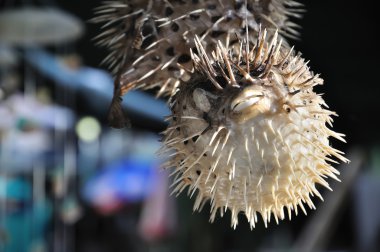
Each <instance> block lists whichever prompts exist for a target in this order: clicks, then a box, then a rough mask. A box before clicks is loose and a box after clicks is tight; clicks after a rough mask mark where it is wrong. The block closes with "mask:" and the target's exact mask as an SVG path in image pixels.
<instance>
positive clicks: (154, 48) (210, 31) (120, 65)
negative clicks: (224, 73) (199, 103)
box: [92, 0, 303, 127]
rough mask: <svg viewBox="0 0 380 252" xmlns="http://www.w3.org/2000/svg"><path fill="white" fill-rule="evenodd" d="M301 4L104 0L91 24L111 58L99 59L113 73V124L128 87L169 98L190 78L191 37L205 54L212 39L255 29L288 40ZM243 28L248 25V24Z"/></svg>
mask: <svg viewBox="0 0 380 252" xmlns="http://www.w3.org/2000/svg"><path fill="white" fill-rule="evenodd" d="M301 7H302V4H300V3H298V2H295V1H293V0H248V1H244V0H243V1H242V0H218V1H216V0H207V1H206V0H192V1H185V0H177V1H173V0H172V1H160V0H145V1H140V0H129V1H128V0H125V1H108V2H105V3H104V5H103V6H100V7H98V8H97V9H96V12H95V14H96V16H95V17H94V18H93V19H92V21H93V22H95V23H104V25H103V26H102V29H103V30H104V31H103V32H102V33H101V34H99V35H98V36H97V37H96V38H95V40H97V44H99V45H101V46H105V47H107V48H108V49H109V50H110V54H109V55H108V56H107V57H106V58H105V59H104V63H108V64H109V67H110V68H111V69H113V72H114V74H116V80H115V87H114V99H113V102H112V105H111V110H110V118H109V119H110V122H111V124H112V125H113V126H115V127H118V125H119V124H121V125H119V126H123V125H122V123H119V122H118V120H119V119H120V117H122V113H121V107H120V97H121V96H123V95H124V94H125V93H126V92H128V91H129V90H130V89H151V88H158V91H157V96H161V95H164V96H171V95H173V94H174V92H175V90H176V88H177V87H178V85H179V83H180V81H181V80H186V79H188V78H190V77H189V74H188V72H189V71H186V70H191V68H192V66H193V65H192V62H191V57H190V54H189V49H190V48H194V47H195V45H194V37H195V35H198V36H200V38H201V40H202V41H204V42H205V45H206V50H211V49H212V48H214V46H215V44H216V41H217V40H221V41H222V42H223V43H224V42H226V41H228V42H227V44H229V45H228V46H233V45H234V44H235V43H237V42H238V41H239V40H240V39H242V38H243V37H245V32H246V30H247V29H246V28H249V30H250V31H252V32H250V34H249V36H252V38H251V39H256V38H257V36H256V35H257V33H258V30H259V27H260V25H261V26H262V27H263V28H267V29H268V31H269V30H270V31H273V32H274V31H275V30H276V29H277V30H279V31H280V33H281V34H284V35H285V36H288V37H296V36H297V35H298V32H297V30H296V29H297V28H298V25H297V24H295V23H293V22H292V21H291V20H290V19H289V17H296V18H298V17H300V16H301V12H302V11H303V9H302V8H301ZM247 24H248V25H247Z"/></svg>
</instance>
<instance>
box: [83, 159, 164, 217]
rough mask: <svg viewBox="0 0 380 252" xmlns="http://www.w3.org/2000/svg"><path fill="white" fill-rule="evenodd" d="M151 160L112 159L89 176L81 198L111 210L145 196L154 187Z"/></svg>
mask: <svg viewBox="0 0 380 252" xmlns="http://www.w3.org/2000/svg"><path fill="white" fill-rule="evenodd" d="M156 176H157V174H156V165H155V163H154V161H153V160H151V159H146V158H137V157H129V158H123V159H121V160H118V161H115V162H113V163H111V164H109V165H107V166H106V167H104V168H103V169H102V171H101V172H99V173H98V174H96V175H95V176H94V177H93V178H91V179H90V180H89V181H88V182H87V183H86V185H85V187H84V190H83V195H84V198H85V199H86V200H87V201H88V202H90V203H91V204H93V205H95V206H96V207H99V208H102V209H109V208H111V209H112V210H113V207H115V208H117V207H118V206H120V204H123V203H136V202H140V201H142V200H143V199H144V198H145V197H147V196H148V195H149V194H150V193H151V191H152V188H153V186H154V183H155V180H156V179H155V178H156Z"/></svg>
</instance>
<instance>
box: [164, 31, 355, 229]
mask: <svg viewBox="0 0 380 252" xmlns="http://www.w3.org/2000/svg"><path fill="white" fill-rule="evenodd" d="M195 42H196V47H197V52H193V53H192V60H193V62H194V67H195V71H194V73H193V74H192V77H191V79H190V80H189V81H187V82H182V83H181V84H180V85H179V90H178V92H177V93H176V94H175V96H174V97H173V98H172V100H171V110H172V116H170V117H169V118H168V121H169V126H168V128H167V130H166V131H165V132H164V140H163V142H164V145H165V146H164V149H163V151H168V152H169V153H171V154H170V156H171V158H170V159H169V160H168V161H167V163H166V164H165V165H164V167H166V168H173V169H174V171H173V173H172V174H173V175H174V185H173V186H174V193H178V194H179V193H181V192H182V191H183V190H185V189H186V188H188V193H189V194H190V196H193V194H195V193H196V200H195V204H194V210H200V209H202V207H203V205H204V204H205V203H206V202H208V201H211V218H210V220H211V221H213V220H214V218H215V216H216V214H217V212H218V210H219V212H220V215H221V216H223V215H224V213H225V212H226V211H227V209H230V210H231V225H232V226H233V227H234V228H235V227H236V225H237V224H238V214H239V213H244V214H245V216H246V217H247V219H248V221H249V223H250V225H251V227H254V226H255V224H256V223H257V221H258V215H261V218H262V219H263V221H264V224H265V226H267V223H268V222H269V221H270V219H271V216H272V215H273V217H274V219H275V220H276V222H278V220H279V219H284V218H285V210H287V212H288V216H289V218H291V212H292V211H295V214H297V209H298V207H300V209H302V211H303V212H305V213H306V210H305V207H304V204H306V205H308V206H309V207H310V208H315V206H314V204H313V202H312V200H311V197H312V196H317V197H319V198H322V196H321V195H320V193H319V192H318V190H317V184H320V185H322V186H324V187H327V188H329V189H330V187H329V184H328V183H327V182H326V180H325V179H326V178H327V177H331V178H334V179H336V180H339V179H338V178H337V176H336V175H338V174H339V172H338V171H337V170H336V169H335V168H334V167H333V166H332V165H331V164H330V163H331V162H336V160H338V161H342V162H348V160H347V159H346V158H345V157H344V156H343V153H342V152H340V151H339V150H336V149H334V148H332V147H331V146H330V144H329V137H334V138H337V139H339V140H341V141H344V139H343V135H342V134H339V133H336V132H334V131H332V130H331V129H329V128H328V127H327V125H326V124H328V125H330V126H332V125H331V123H332V118H331V115H334V114H335V113H334V112H332V111H329V110H327V109H325V108H324V107H327V105H326V104H325V102H324V100H323V99H322V97H321V96H320V95H318V94H316V93H315V92H314V91H313V87H314V86H315V85H320V84H322V83H323V80H322V79H321V78H319V77H318V75H314V74H313V73H312V72H311V71H310V70H309V67H308V66H307V63H305V61H304V60H303V59H302V58H301V57H300V55H298V54H295V53H294V52H293V50H292V49H290V48H289V47H287V46H282V43H281V41H278V40H277V34H275V35H274V36H272V38H271V40H270V41H268V40H267V39H266V31H263V32H261V33H260V34H259V38H258V39H257V41H245V42H242V43H241V44H240V46H239V47H238V48H234V49H232V48H231V49H226V48H225V47H224V46H223V45H222V43H219V44H218V46H217V47H216V48H215V50H214V51H213V52H212V54H209V53H207V52H206V51H205V50H204V48H203V45H202V42H201V40H199V38H197V39H196V40H195Z"/></svg>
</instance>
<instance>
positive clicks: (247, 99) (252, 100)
mask: <svg viewBox="0 0 380 252" xmlns="http://www.w3.org/2000/svg"><path fill="white" fill-rule="evenodd" d="M263 98H264V93H263V92H262V91H260V90H252V89H251V90H246V91H244V92H243V93H242V94H240V95H239V96H238V97H236V98H235V99H233V100H232V102H231V110H232V112H233V113H242V112H243V111H244V110H246V109H248V108H250V107H252V106H254V105H256V104H258V103H259V102H260V101H261V100H262V99H263Z"/></svg>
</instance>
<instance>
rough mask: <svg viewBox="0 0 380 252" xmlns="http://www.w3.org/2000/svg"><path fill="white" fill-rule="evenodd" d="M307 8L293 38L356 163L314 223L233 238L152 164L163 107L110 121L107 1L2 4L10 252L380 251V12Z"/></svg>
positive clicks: (2, 212)
mask: <svg viewBox="0 0 380 252" xmlns="http://www.w3.org/2000/svg"><path fill="white" fill-rule="evenodd" d="M304 3H305V8H306V9H307V12H306V13H305V15H304V18H303V19H302V20H297V23H299V24H301V26H302V27H303V28H302V30H301V34H302V35H301V38H300V40H298V41H292V43H293V44H295V47H296V49H297V50H298V51H301V52H302V53H303V56H304V57H305V58H306V59H310V60H311V62H310V66H311V69H313V71H314V72H316V73H321V76H322V78H323V79H324V80H325V85H323V86H321V87H318V90H317V91H318V92H319V93H323V94H324V95H323V97H324V99H325V100H326V103H327V104H328V105H329V106H330V108H331V109H332V110H334V111H336V112H337V113H338V114H339V117H336V118H334V121H335V123H334V129H336V131H338V132H343V133H345V134H346V135H347V138H346V139H347V142H348V143H347V144H342V143H339V142H337V141H333V143H332V144H333V145H334V146H335V147H336V148H338V149H342V150H344V151H345V152H346V153H348V158H349V159H350V160H351V161H352V162H351V163H350V164H349V165H342V166H339V167H338V169H339V170H340V171H341V173H342V175H341V179H342V181H343V182H342V183H334V182H333V181H331V180H330V181H329V182H331V187H332V188H333V189H334V192H333V193H331V192H329V191H324V190H322V194H323V196H324V198H325V201H324V202H323V203H322V202H320V201H319V200H318V199H315V204H316V206H317V210H316V211H313V210H308V216H304V215H302V214H300V215H299V216H297V217H294V218H293V219H292V220H291V221H289V220H284V221H281V222H280V224H279V225H276V224H275V223H270V225H269V226H268V228H265V227H264V225H263V224H262V223H261V222H260V221H259V223H258V225H257V227H256V228H255V229H254V230H250V228H249V225H248V224H247V222H246V220H245V219H244V218H245V217H244V216H241V217H242V218H241V219H239V225H238V227H237V229H236V230H233V229H232V228H230V219H229V217H228V215H227V217H225V218H223V219H221V218H219V219H217V220H216V221H215V223H214V224H210V223H209V222H208V218H209V211H208V210H209V209H207V207H206V209H204V210H203V211H202V212H201V213H193V212H192V204H193V199H189V198H188V197H187V196H186V194H183V195H181V196H179V197H178V198H175V197H174V196H169V194H170V189H169V188H168V185H169V184H170V179H168V176H167V174H166V173H165V172H163V171H161V170H159V169H158V167H159V164H160V162H161V160H159V159H158V158H157V156H156V155H155V152H156V151H157V150H158V148H159V147H160V142H159V140H160V135H159V132H160V131H162V130H164V128H165V123H164V122H163V120H162V118H163V116H165V115H168V114H169V110H168V108H167V107H166V105H165V102H164V101H162V100H154V99H153V98H152V96H151V95H150V94H149V93H141V92H138V91H136V92H131V93H129V94H128V95H127V97H125V99H124V103H123V106H124V108H125V110H126V111H127V112H128V114H129V116H130V118H131V121H132V125H133V126H132V128H130V129H124V130H115V129H111V128H109V127H108V126H107V122H106V116H107V110H108V105H109V102H110V99H111V97H112V92H113V81H112V76H110V74H109V72H108V71H107V70H106V69H105V68H104V67H102V66H101V65H100V62H101V61H102V59H103V58H104V57H105V56H106V51H105V50H104V49H102V48H98V47H95V46H94V43H93V41H92V40H91V39H92V38H93V37H94V36H96V35H97V34H98V33H99V27H98V25H93V24H90V23H89V22H88V21H87V20H89V19H90V18H92V17H93V11H92V10H93V8H94V7H96V6H99V5H100V1H94V0H92V1H90V0H81V1H63V0H60V1H59V0H55V1H53V0H23V1H17V0H0V251H5V252H18V251H20V252H24V251H28V252H29V251H31V252H37V251H38V252H45V251H53V252H106V251H107V252H108V251H163V252H164V251H229V252H232V251H233V252H239V251H380V197H379V196H378V195H380V138H379V135H380V133H379V130H380V127H379V124H378V121H379V120H378V117H379V116H380V103H379V100H380V82H379V80H378V78H379V77H378V74H379V70H378V67H379V64H378V60H379V59H380V55H379V50H378V49H377V46H378V43H379V41H378V40H376V39H375V37H377V35H378V32H379V29H378V26H377V25H376V24H377V22H376V18H377V17H376V15H377V13H376V11H377V9H376V8H374V7H373V4H372V1H369V0H364V1H361V2H360V3H359V2H358V1H353V0H348V1H343V0H336V1H304ZM139 104H144V107H143V108H142V106H139Z"/></svg>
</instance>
